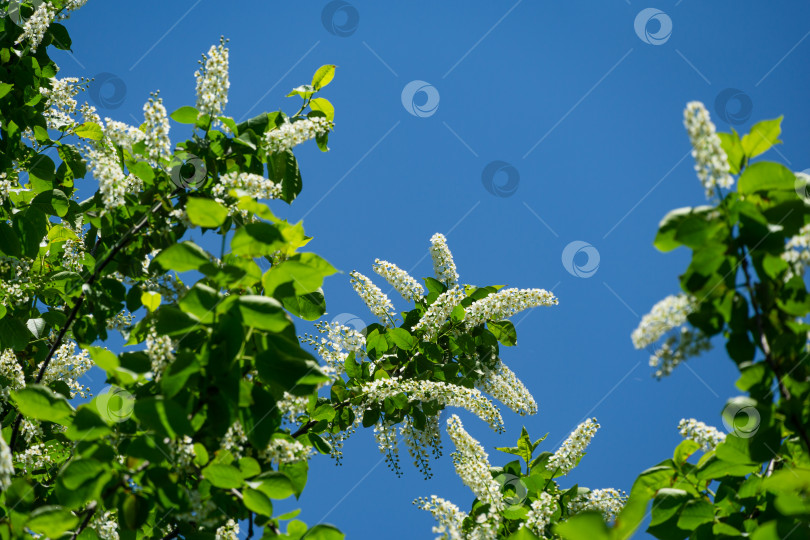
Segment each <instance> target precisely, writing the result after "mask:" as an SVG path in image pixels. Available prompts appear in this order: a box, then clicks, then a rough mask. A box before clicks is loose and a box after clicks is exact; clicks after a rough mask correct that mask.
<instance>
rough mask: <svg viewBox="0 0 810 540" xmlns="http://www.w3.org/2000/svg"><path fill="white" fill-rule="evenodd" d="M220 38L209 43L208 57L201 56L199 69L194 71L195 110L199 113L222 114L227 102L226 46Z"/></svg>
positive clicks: (228, 83)
mask: <svg viewBox="0 0 810 540" xmlns="http://www.w3.org/2000/svg"><path fill="white" fill-rule="evenodd" d="M225 43H227V40H226V39H225V38H221V39H220V41H219V45H211V48H210V49H208V58H206V57H205V56H203V59H202V60H201V61H200V69H198V70H197V71H195V72H194V78H195V79H196V80H197V110H198V111H200V113H201V114H210V115H212V116H213V115H217V114H222V111H224V110H225V105H226V104H227V103H228V89H229V88H230V86H231V83H230V81H229V80H228V48H227V47H225Z"/></svg>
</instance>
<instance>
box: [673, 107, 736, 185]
mask: <svg viewBox="0 0 810 540" xmlns="http://www.w3.org/2000/svg"><path fill="white" fill-rule="evenodd" d="M683 123H684V126H686V131H687V133H688V134H689V140H690V141H691V143H692V157H694V158H695V171H697V175H698V178H699V179H700V181H701V183H702V184H703V187H704V188H706V198H707V199H708V198H711V197H712V196H714V192H715V189H716V187H717V186H720V187H722V188H730V187H731V186H733V185H734V178H733V177H732V176H731V174H729V170H730V167H729V164H728V156H727V155H726V152H725V151H724V150H723V147H722V143H721V142H720V137H719V136H718V135H717V132H716V128H715V127H714V124H713V123H712V121H711V118H710V117H709V111H707V110H706V107H705V106H704V105H703V103H701V102H699V101H691V102H689V103H687V104H686V109H685V110H684V111H683Z"/></svg>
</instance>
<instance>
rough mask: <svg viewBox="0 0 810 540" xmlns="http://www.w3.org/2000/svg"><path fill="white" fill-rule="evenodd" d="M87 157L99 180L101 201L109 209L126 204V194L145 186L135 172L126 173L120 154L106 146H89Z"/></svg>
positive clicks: (94, 175) (94, 174)
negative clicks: (109, 150) (105, 147)
mask: <svg viewBox="0 0 810 540" xmlns="http://www.w3.org/2000/svg"><path fill="white" fill-rule="evenodd" d="M87 157H88V158H89V161H90V167H91V168H92V170H93V177H95V179H96V180H97V181H98V190H99V192H100V193H101V202H102V204H104V207H105V208H107V209H108V210H112V209H113V208H117V207H118V206H121V205H122V204H124V201H125V199H124V196H125V195H126V194H128V193H136V192H138V191H140V190H141V189H142V188H143V182H142V181H141V179H140V178H138V177H137V176H135V175H134V174H130V175H126V174H124V171H122V170H121V165H120V164H119V162H118V156H117V155H116V154H115V153H114V152H108V151H106V150H105V149H104V148H101V147H99V148H89V149H88V150H87Z"/></svg>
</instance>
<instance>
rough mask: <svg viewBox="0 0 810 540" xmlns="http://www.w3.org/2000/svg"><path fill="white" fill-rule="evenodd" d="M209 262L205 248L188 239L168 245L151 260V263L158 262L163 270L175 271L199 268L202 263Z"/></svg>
mask: <svg viewBox="0 0 810 540" xmlns="http://www.w3.org/2000/svg"><path fill="white" fill-rule="evenodd" d="M209 262H210V258H209V257H208V254H207V253H206V252H205V250H203V248H201V247H200V246H198V245H197V244H195V243H194V242H191V241H189V240H186V241H185V242H181V243H179V244H175V245H173V246H169V247H168V248H166V249H164V250H163V251H161V252H160V253H158V255H157V257H155V258H154V260H153V261H152V263H153V264H159V265H160V266H161V267H162V268H164V269H165V270H174V271H176V272H186V271H187V270H199V268H200V267H201V266H202V265H204V264H207V263H209Z"/></svg>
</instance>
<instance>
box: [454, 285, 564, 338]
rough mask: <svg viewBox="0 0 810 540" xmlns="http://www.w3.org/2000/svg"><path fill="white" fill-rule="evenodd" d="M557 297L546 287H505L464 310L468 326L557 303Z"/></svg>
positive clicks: (502, 318)
mask: <svg viewBox="0 0 810 540" xmlns="http://www.w3.org/2000/svg"><path fill="white" fill-rule="evenodd" d="M557 303H558V302H557V298H556V297H555V296H554V295H553V294H551V293H550V292H548V291H547V290H545V289H514V288H513V289H504V290H502V291H498V292H496V293H493V294H490V295H488V296H486V297H485V298H482V299H481V300H476V301H475V302H473V303H472V304H470V306H469V307H467V308H466V309H465V310H464V314H465V315H464V324H465V325H466V326H467V328H472V327H474V326H478V325H479V324H481V323H484V322H486V321H501V320H504V319H508V318H509V317H511V316H512V315H514V314H516V313H519V312H521V311H523V310H524V309H529V308H534V307H537V306H554V305H557Z"/></svg>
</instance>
